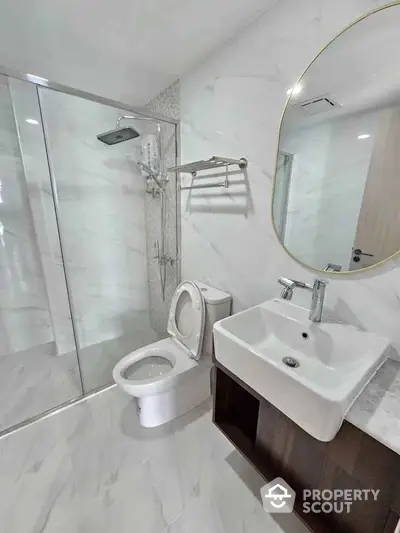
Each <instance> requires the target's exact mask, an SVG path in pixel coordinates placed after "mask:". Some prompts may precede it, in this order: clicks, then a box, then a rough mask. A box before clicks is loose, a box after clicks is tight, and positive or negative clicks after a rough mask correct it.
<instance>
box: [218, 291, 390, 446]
mask: <svg viewBox="0 0 400 533" xmlns="http://www.w3.org/2000/svg"><path fill="white" fill-rule="evenodd" d="M214 339H215V357H216V359H217V361H219V362H220V363H221V364H222V365H224V366H225V367H226V368H227V369H228V370H230V371H231V372H233V373H234V374H235V375H236V376H238V377H239V378H240V379H241V380H242V381H244V382H245V383H247V384H248V385H249V386H250V387H251V388H252V389H254V390H255V391H256V392H258V393H259V394H260V395H261V396H262V397H263V398H265V399H266V400H268V401H269V402H270V403H272V404H273V405H274V406H275V407H277V408H278V409H279V410H280V411H282V413H284V414H285V415H286V416H288V417H289V418H290V419H292V420H293V421H294V422H296V424H298V425H299V426H300V427H302V428H303V429H304V430H305V431H307V432H308V433H309V434H310V435H312V436H313V437H315V438H317V439H319V440H321V441H330V440H332V439H333V438H334V437H335V435H336V434H337V432H338V431H339V429H340V426H341V425H342V422H343V419H344V417H345V414H346V412H347V411H348V409H349V408H350V407H351V405H352V404H353V402H354V401H355V400H356V398H357V397H358V396H359V394H360V393H361V391H362V390H363V389H364V387H365V386H366V385H367V383H368V382H369V381H370V379H371V378H372V376H373V375H374V374H375V372H376V371H377V370H378V368H379V367H380V366H381V365H382V364H383V363H384V361H385V360H386V358H387V350H388V348H389V342H388V340H387V339H384V338H381V337H378V336H377V335H374V334H372V333H368V332H365V331H362V330H359V329H357V328H355V327H353V326H349V325H346V324H339V323H333V322H322V323H320V324H316V323H313V322H311V321H310V320H309V319H308V310H306V309H304V308H302V307H298V306H296V305H293V304H291V303H289V302H287V301H284V300H279V299H274V300H268V301H267V302H264V303H263V304H261V305H258V306H256V307H252V308H251V309H248V310H246V311H243V312H241V313H238V314H236V315H233V316H231V317H228V318H225V319H224V320H220V321H219V322H217V323H216V324H215V325H214ZM285 358H289V362H291V363H298V366H297V367H290V366H287V364H285V363H284V359H285ZM292 360H294V361H292Z"/></svg>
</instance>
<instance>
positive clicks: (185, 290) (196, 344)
mask: <svg viewBox="0 0 400 533" xmlns="http://www.w3.org/2000/svg"><path fill="white" fill-rule="evenodd" d="M204 322H205V304H204V298H203V294H202V292H201V290H200V288H199V287H198V286H197V285H196V284H195V283H193V282H192V281H183V282H182V283H181V284H180V285H179V286H178V287H177V289H176V290H175V293H174V296H173V298H172V302H171V307H170V312H169V317H168V326H167V330H168V333H169V334H170V336H171V337H172V338H173V339H174V340H175V341H178V343H180V344H182V345H183V346H184V348H186V349H187V350H188V352H189V356H190V357H192V358H193V359H196V361H198V360H199V359H200V355H201V350H202V347H203V337H204Z"/></svg>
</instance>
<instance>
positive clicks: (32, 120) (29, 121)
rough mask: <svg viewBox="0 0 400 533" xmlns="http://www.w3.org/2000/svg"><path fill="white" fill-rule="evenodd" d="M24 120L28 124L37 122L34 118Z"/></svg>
mask: <svg viewBox="0 0 400 533" xmlns="http://www.w3.org/2000/svg"><path fill="white" fill-rule="evenodd" d="M25 122H27V123H28V124H39V121H38V120H35V119H34V118H27V119H25Z"/></svg>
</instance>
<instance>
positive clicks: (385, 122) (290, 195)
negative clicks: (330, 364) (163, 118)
mask: <svg viewBox="0 0 400 533" xmlns="http://www.w3.org/2000/svg"><path fill="white" fill-rule="evenodd" d="M399 25H400V6H392V7H388V8H385V9H383V10H381V11H378V12H376V13H374V14H372V15H370V16H368V17H367V18H364V19H363V20H361V21H359V22H357V23H356V24H355V25H353V26H352V27H350V28H349V29H347V30H346V31H345V32H343V33H342V34H341V35H339V36H338V37H337V38H336V39H335V40H334V41H333V42H332V43H331V44H330V45H329V46H328V47H327V48H325V50H324V51H323V52H322V53H321V54H320V55H319V56H318V57H317V58H316V59H315V61H314V62H313V63H312V64H311V66H310V67H309V69H308V70H307V72H306V73H305V75H304V76H303V78H302V79H301V80H300V81H299V82H298V84H296V85H295V86H294V87H292V88H290V89H289V91H288V94H289V95H290V99H289V102H288V105H287V108H286V111H285V114H284V117H283V121H282V125H281V131H280V142H279V152H278V158H277V168H276V175H275V188H274V197H273V220H274V225H275V229H276V232H277V235H278V237H279V239H280V240H281V242H282V244H283V245H284V246H285V248H286V249H287V251H288V252H289V253H290V254H291V255H292V256H294V257H295V258H296V259H298V260H299V261H301V262H302V263H304V264H306V265H307V266H309V267H312V268H315V269H319V270H331V271H336V272H343V271H352V270H357V269H360V268H366V267H370V266H373V265H375V264H376V263H379V262H381V261H384V260H385V259H387V258H388V257H390V256H392V255H393V254H395V253H396V252H398V251H399V249H400V69H399V68H398V50H399V45H400V32H399V30H398V28H399Z"/></svg>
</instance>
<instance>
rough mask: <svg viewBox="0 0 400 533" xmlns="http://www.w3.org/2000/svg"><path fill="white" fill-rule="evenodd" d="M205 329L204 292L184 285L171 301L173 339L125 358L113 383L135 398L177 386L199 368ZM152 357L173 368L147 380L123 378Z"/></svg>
mask: <svg viewBox="0 0 400 533" xmlns="http://www.w3.org/2000/svg"><path fill="white" fill-rule="evenodd" d="M204 329H205V303H204V299H203V295H202V293H201V290H200V288H199V287H198V286H197V285H196V284H195V283H193V282H191V281H184V282H182V283H181V284H180V285H179V286H178V287H177V289H176V291H175V293H174V296H173V298H172V302H171V307H170V313H169V318H168V327H167V330H168V333H169V334H170V337H169V338H168V339H164V340H162V341H158V342H155V343H153V344H150V345H148V346H144V347H143V348H140V349H139V350H135V351H134V352H132V353H131V354H129V355H126V356H125V357H123V358H122V359H121V360H120V361H119V362H118V363H117V364H116V365H115V367H114V370H113V378H114V381H115V382H116V383H117V384H118V385H120V386H121V387H122V388H123V389H124V390H125V391H126V392H127V393H128V394H130V395H131V396H135V397H141V396H144V395H149V394H150V395H151V394H156V393H159V392H161V391H164V390H167V389H170V388H172V387H173V386H176V384H177V382H178V381H181V380H182V379H183V375H184V373H186V372H187V371H188V370H191V369H193V368H195V367H196V366H198V363H196V361H198V360H199V359H200V355H201V351H202V347H203V336H204ZM150 357H161V358H163V359H166V360H167V361H169V362H170V364H171V368H170V369H167V370H166V371H164V373H163V375H156V376H154V377H151V378H148V379H143V377H141V378H140V379H135V377H134V376H133V377H132V378H126V377H124V376H125V373H126V371H127V370H128V368H129V367H131V366H133V365H134V364H135V363H138V362H139V361H142V360H143V359H147V358H150ZM164 370H165V369H164ZM155 373H157V372H155Z"/></svg>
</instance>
